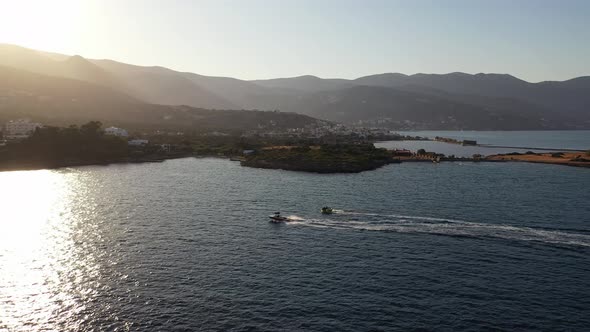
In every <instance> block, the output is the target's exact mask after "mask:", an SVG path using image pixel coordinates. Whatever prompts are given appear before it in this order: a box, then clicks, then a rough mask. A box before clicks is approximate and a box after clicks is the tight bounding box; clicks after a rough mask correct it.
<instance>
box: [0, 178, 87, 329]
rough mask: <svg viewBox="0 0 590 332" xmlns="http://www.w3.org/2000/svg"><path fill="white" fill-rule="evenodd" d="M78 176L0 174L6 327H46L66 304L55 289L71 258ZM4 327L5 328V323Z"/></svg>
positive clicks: (0, 297)
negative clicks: (72, 208)
mask: <svg viewBox="0 0 590 332" xmlns="http://www.w3.org/2000/svg"><path fill="white" fill-rule="evenodd" d="M75 181H76V178H75V174H68V173H64V172H58V171H47V170H41V171H23V172H0V189H1V190H0V206H1V208H0V212H1V219H0V312H2V313H4V314H5V315H6V316H7V317H5V318H4V319H5V320H4V321H1V322H0V330H1V329H2V327H7V328H9V329H10V328H11V327H12V328H16V329H18V328H22V327H23V325H29V324H32V325H34V326H36V327H37V328H41V329H43V328H44V327H43V326H47V323H48V322H50V321H51V320H52V319H53V318H54V317H53V316H54V315H55V312H56V311H57V310H58V309H59V305H60V304H61V303H68V302H71V301H73V299H71V298H68V296H67V292H62V291H61V290H59V291H58V292H55V290H52V289H51V288H52V287H53V285H60V284H62V283H61V282H60V278H62V274H63V273H64V272H65V271H66V270H67V269H68V266H67V264H70V263H69V262H71V261H73V259H72V258H71V257H68V255H72V251H71V250H70V249H68V248H71V244H70V243H71V242H72V241H73V240H72V239H71V236H70V233H71V231H72V230H71V228H70V227H71V225H70V222H69V221H70V220H71V218H70V211H69V209H70V206H71V204H70V203H71V200H72V194H73V189H72V186H73V185H75ZM3 325H4V326H3Z"/></svg>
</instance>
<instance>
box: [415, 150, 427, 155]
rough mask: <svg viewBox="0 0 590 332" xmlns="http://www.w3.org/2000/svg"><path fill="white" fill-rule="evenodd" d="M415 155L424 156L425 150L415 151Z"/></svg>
mask: <svg viewBox="0 0 590 332" xmlns="http://www.w3.org/2000/svg"><path fill="white" fill-rule="evenodd" d="M416 154H417V155H419V156H422V155H425V154H426V150H424V149H420V150H418V151H416Z"/></svg>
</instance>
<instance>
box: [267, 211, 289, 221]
mask: <svg viewBox="0 0 590 332" xmlns="http://www.w3.org/2000/svg"><path fill="white" fill-rule="evenodd" d="M268 217H269V218H270V222H276V223H279V222H285V221H288V220H289V218H287V217H283V216H281V213H280V212H275V213H274V214H271V215H270V216H268Z"/></svg>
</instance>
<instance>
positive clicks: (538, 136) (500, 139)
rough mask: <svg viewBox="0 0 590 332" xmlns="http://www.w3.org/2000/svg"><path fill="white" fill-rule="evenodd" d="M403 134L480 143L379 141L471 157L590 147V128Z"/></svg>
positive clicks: (387, 145)
mask: <svg viewBox="0 0 590 332" xmlns="http://www.w3.org/2000/svg"><path fill="white" fill-rule="evenodd" d="M400 134H402V135H407V136H412V137H422V138H429V139H434V138H435V137H437V136H438V137H444V138H452V139H455V140H458V141H463V140H473V141H476V142H477V144H479V146H461V145H459V144H449V143H444V142H438V141H416V140H412V141H387V142H379V143H376V146H378V147H384V148H388V149H408V150H412V151H416V150H419V149H424V150H426V151H432V152H437V153H443V154H445V155H447V156H449V155H455V156H457V157H471V156H473V155H474V154H480V155H484V156H487V155H492V154H500V153H511V152H518V153H526V152H528V151H532V152H535V153H547V152H551V151H561V150H562V149H568V150H581V151H588V150H590V130H568V131H566V130H553V131H402V132H400Z"/></svg>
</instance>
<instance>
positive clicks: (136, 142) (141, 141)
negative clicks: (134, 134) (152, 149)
mask: <svg viewBox="0 0 590 332" xmlns="http://www.w3.org/2000/svg"><path fill="white" fill-rule="evenodd" d="M149 142H150V141H148V140H147V139H132V140H129V141H128V142H127V144H128V145H130V146H142V145H147V144H148V143H149Z"/></svg>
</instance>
